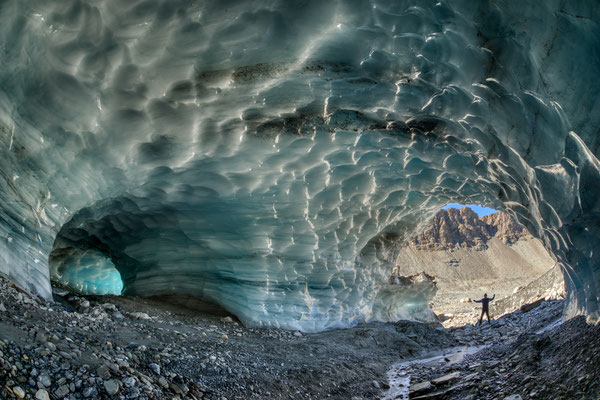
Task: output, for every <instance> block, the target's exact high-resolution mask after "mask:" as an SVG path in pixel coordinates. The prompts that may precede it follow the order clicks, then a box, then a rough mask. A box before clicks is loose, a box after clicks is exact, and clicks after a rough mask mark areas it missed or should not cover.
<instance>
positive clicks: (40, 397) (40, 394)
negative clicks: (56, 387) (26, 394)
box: [35, 389, 50, 400]
mask: <svg viewBox="0 0 600 400" xmlns="http://www.w3.org/2000/svg"><path fill="white" fill-rule="evenodd" d="M35 398H36V399H37V400H50V395H49V394H48V392H46V391H45V390H44V389H40V390H38V391H37V392H36V393H35Z"/></svg>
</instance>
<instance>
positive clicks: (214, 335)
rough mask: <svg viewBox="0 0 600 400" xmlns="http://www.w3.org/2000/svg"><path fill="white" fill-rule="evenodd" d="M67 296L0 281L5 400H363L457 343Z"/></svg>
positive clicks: (439, 337) (377, 329) (0, 376)
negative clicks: (250, 322) (262, 323)
mask: <svg viewBox="0 0 600 400" xmlns="http://www.w3.org/2000/svg"><path fill="white" fill-rule="evenodd" d="M57 292H58V293H61V294H63V295H64V297H63V298H59V299H60V300H61V302H62V304H61V303H54V304H50V303H46V302H44V301H42V300H40V299H38V298H37V297H35V296H32V295H30V294H28V293H27V292H26V291H24V290H23V289H20V288H18V287H16V286H14V285H11V284H10V283H9V282H8V281H7V280H5V279H2V278H0V304H1V306H0V398H1V399H11V398H36V399H64V398H67V399H79V398H90V399H104V398H114V399H136V398H139V399H167V398H168V399H178V398H179V399H183V398H186V399H200V398H202V399H220V400H222V399H248V398H257V399H267V398H268V399H322V398H335V399H363V398H377V397H378V396H379V395H380V393H381V392H382V390H384V389H385V387H386V384H387V381H386V371H387V369H388V368H389V366H390V365H392V364H393V363H394V362H396V361H398V360H399V359H409V358H414V357H416V356H419V355H420V354H422V353H423V352H427V351H434V350H436V349H437V350H440V349H442V348H445V347H448V346H451V345H454V344H455V339H454V338H453V337H452V335H450V334H448V333H446V332H443V331H441V330H438V329H434V328H431V327H429V326H427V325H423V324H419V323H414V322H399V323H386V324H383V323H371V324H364V325H360V326H357V327H355V328H352V329H347V330H336V331H329V332H322V333H317V334H310V335H305V334H302V333H300V332H290V331H284V330H279V329H248V328H245V327H243V326H241V325H240V324H239V323H238V322H236V321H235V319H234V318H232V317H230V316H229V317H227V316H226V317H223V316H215V315H210V314H200V313H198V312H195V311H194V310H191V309H189V308H186V307H185V306H182V305H181V304H177V305H173V304H172V303H165V302H164V301H162V299H161V300H148V299H139V298H124V297H110V296H97V297H92V296H87V297H84V296H77V295H74V294H69V293H68V292H62V291H60V290H59V291H57Z"/></svg>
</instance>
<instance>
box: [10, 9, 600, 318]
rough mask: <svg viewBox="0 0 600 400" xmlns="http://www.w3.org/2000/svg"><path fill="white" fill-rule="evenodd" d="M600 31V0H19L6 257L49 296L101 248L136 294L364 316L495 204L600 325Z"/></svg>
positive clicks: (13, 25)
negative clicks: (430, 230) (54, 284)
mask: <svg viewBox="0 0 600 400" xmlns="http://www.w3.org/2000/svg"><path fill="white" fill-rule="evenodd" d="M598 21H600V11H599V6H598V3H597V2H596V1H587V2H586V1H577V2H570V1H559V0H550V1H545V2H543V3H540V2H533V1H531V2H526V1H520V2H512V1H494V2H489V1H481V2H472V1H466V0H463V1H452V2H449V1H440V2H438V1H437V0H436V1H408V0H406V1H397V0H395V1H376V0H372V1H366V0H365V1H362V0H355V1H333V0H332V1H322V0H315V1H305V2H303V3H302V6H301V7H300V6H298V5H296V4H295V3H294V2H289V1H269V2H263V1H256V2H251V1H227V2H223V1H221V0H219V1H217V0H214V1H202V2H188V1H177V0H172V1H158V0H149V1H135V0H131V1H119V0H112V1H110V0H106V1H92V0H89V1H83V0H73V1H70V2H67V1H58V0H31V1H26V2H25V1H19V0H7V1H4V2H3V3H2V5H1V6H0V32H1V36H2V38H3V40H2V47H1V51H0V65H2V68H1V69H0V149H1V150H0V152H1V157H0V171H1V174H0V209H1V213H0V270H2V271H4V272H6V273H8V274H9V275H11V276H12V277H13V278H14V279H15V280H16V281H18V282H19V283H21V284H23V285H25V286H27V287H29V288H30V289H32V290H36V291H37V292H38V293H40V294H41V295H43V296H49V295H50V290H49V276H50V275H49V274H51V275H52V276H54V277H55V278H57V279H65V278H64V277H65V276H66V275H69V272H68V271H70V270H71V269H70V268H72V267H73V266H74V265H77V264H72V263H69V262H68V260H66V258H67V257H69V255H72V254H79V253H81V252H83V253H85V252H86V251H94V252H99V253H101V254H102V255H103V257H106V258H107V259H110V261H111V262H112V263H113V264H114V266H115V267H116V268H117V269H118V270H119V272H120V274H121V277H122V278H123V284H124V292H125V293H129V294H138V295H147V294H156V293H161V292H163V293H171V292H178V293H189V294H193V295H198V296H202V297H203V298H205V299H208V300H212V301H214V302H217V303H219V304H221V305H222V306H224V307H225V308H227V309H228V310H230V311H231V312H233V313H235V314H236V315H238V316H239V317H240V318H241V319H242V320H243V321H244V322H246V323H249V324H258V325H271V326H283V327H288V328H300V329H305V330H318V329H324V328H329V327H337V326H348V325H351V324H354V323H356V322H358V321H363V320H368V319H371V318H373V302H374V301H375V299H376V298H377V296H378V293H379V291H380V289H381V285H382V284H384V283H385V282H386V279H387V277H388V276H389V272H390V269H391V266H392V264H393V260H394V246H395V244H396V243H398V242H402V241H403V240H404V239H406V238H407V237H409V236H411V235H412V234H414V233H415V232H416V231H418V230H419V228H420V227H423V226H424V225H425V224H426V223H427V220H428V219H429V218H430V217H431V216H433V214H434V213H435V212H436V211H437V210H438V209H439V208H440V207H442V206H443V205H445V204H447V203H448V202H461V203H482V204H487V205H489V206H493V207H494V208H498V209H505V210H507V211H508V212H510V213H512V214H514V215H516V216H517V218H518V219H519V221H520V222H522V223H524V224H525V225H526V226H527V228H528V229H529V230H530V231H531V232H532V233H533V234H534V235H536V236H538V237H540V238H541V239H542V240H543V241H544V243H545V245H546V247H547V248H548V249H549V250H550V251H551V252H552V253H553V254H554V255H555V256H556V257H557V259H558V260H559V261H560V262H561V263H563V265H564V268H565V271H566V278H567V279H566V280H567V282H568V285H569V289H570V293H571V303H570V304H571V312H587V313H588V314H590V315H593V316H594V315H595V316H597V315H598V314H597V313H598V294H599V292H598V286H599V285H600V278H599V272H600V271H599V270H600V267H599V262H600V259H599V257H600V256H599V255H598V252H597V251H596V250H597V249H598V248H600V228H599V227H600V224H599V217H598V216H599V215H600V203H599V201H600V200H599V199H600V197H599V196H597V188H598V187H599V186H598V185H599V184H600V172H599V171H600V164H599V162H598V160H597V158H596V156H597V155H598V154H599V146H600V141H599V140H600V139H599V138H600V136H599V135H598V134H597V133H598V126H599V122H600V102H598V101H597V100H598V96H597V93H598V92H599V90H600V87H599V85H600V83H599V82H600V81H599V80H598V79H597V77H598V76H600V61H599V55H598V54H599V51H598V43H600V29H599V26H598ZM575 132H577V133H575ZM51 253H52V257H51V260H52V262H51V263H50V265H49V264H48V260H49V256H50V254H51ZM65 260H66V261H65ZM69 266H70V267H69ZM74 276H76V274H75V275H74ZM71 284H73V285H78V284H79V283H77V282H71Z"/></svg>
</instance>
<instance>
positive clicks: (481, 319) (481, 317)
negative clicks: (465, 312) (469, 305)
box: [477, 310, 483, 325]
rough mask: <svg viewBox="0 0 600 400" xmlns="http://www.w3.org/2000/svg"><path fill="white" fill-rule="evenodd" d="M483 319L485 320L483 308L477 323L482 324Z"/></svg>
mask: <svg viewBox="0 0 600 400" xmlns="http://www.w3.org/2000/svg"><path fill="white" fill-rule="evenodd" d="M482 321H483V310H481V316H480V317H479V322H478V323H477V325H481V322H482Z"/></svg>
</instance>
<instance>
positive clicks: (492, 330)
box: [392, 301, 600, 400]
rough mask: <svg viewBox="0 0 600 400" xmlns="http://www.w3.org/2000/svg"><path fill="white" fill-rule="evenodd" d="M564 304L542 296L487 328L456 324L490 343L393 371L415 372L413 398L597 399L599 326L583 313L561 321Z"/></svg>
mask: <svg viewBox="0 0 600 400" xmlns="http://www.w3.org/2000/svg"><path fill="white" fill-rule="evenodd" d="M561 310H562V302H561V301H550V302H542V303H541V304H540V305H539V306H538V307H537V308H535V309H534V310H532V311H528V312H522V311H517V312H515V313H513V314H509V315H505V316H503V317H502V318H500V319H498V320H495V321H492V324H491V325H488V324H484V325H483V326H482V328H474V327H471V326H466V327H462V328H456V329H452V330H450V333H452V334H453V335H454V336H455V337H456V338H458V339H459V340H460V342H461V343H464V344H471V345H483V346H485V347H483V348H482V350H480V351H478V352H476V353H475V354H472V355H467V356H465V357H458V358H453V357H437V358H431V359H430V360H427V361H426V362H409V363H406V364H404V365H400V366H399V367H398V368H397V370H395V371H394V374H395V375H396V376H398V375H400V376H402V375H404V376H408V375H410V384H407V385H406V387H405V389H406V390H405V392H403V393H407V394H408V395H409V396H410V399H461V400H469V399H470V400H475V399H498V400H502V399H505V400H509V399H510V400H521V399H598V398H599V396H600V382H599V381H598V377H599V376H600V326H593V325H588V324H587V323H586V321H585V318H584V317H576V318H573V319H571V320H569V321H566V322H564V323H562V324H561V323H560V322H561V321H559V320H558V318H559V316H560V314H561ZM554 318H557V320H554V321H555V322H554V323H551V322H550V321H552V320H553V319H554ZM421 361H422V360H421ZM392 398H402V397H392ZM405 398H408V397H405Z"/></svg>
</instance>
